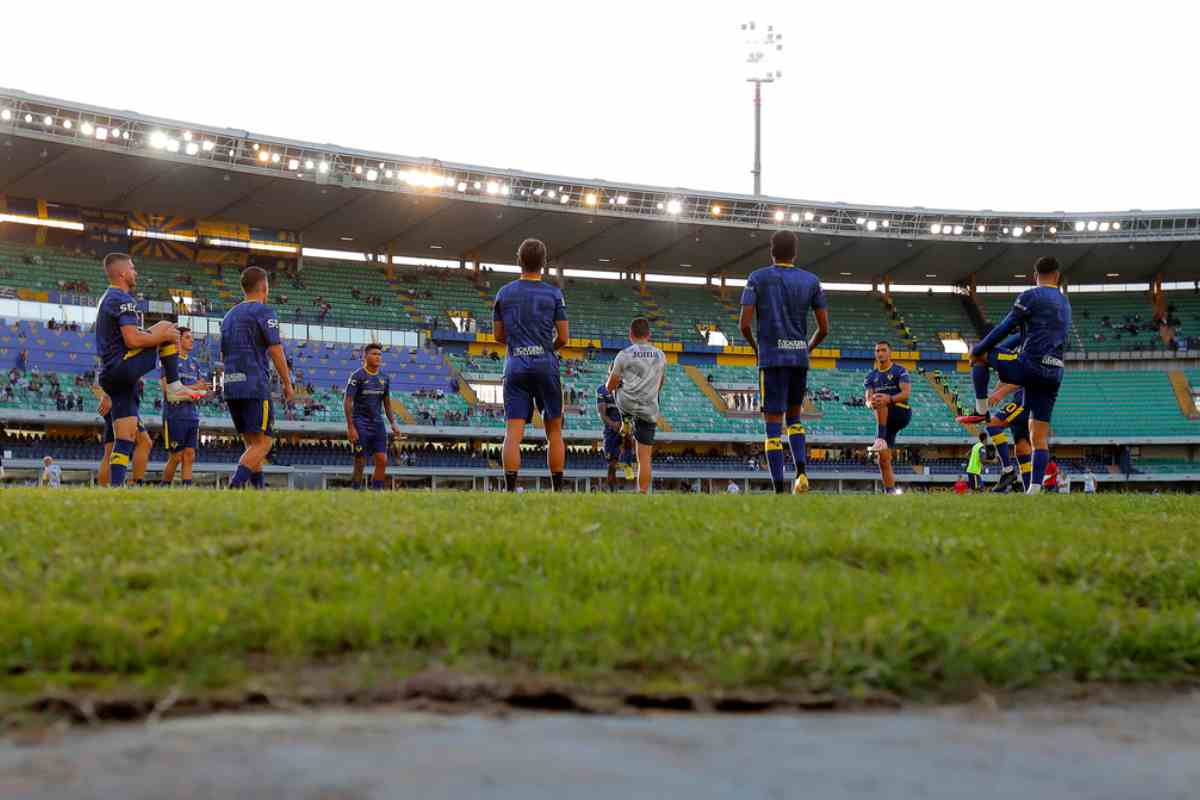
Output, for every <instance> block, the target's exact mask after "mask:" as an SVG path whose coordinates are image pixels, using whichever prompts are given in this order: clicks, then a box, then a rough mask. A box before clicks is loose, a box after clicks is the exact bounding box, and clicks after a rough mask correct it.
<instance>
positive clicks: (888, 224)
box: [883, 219, 892, 228]
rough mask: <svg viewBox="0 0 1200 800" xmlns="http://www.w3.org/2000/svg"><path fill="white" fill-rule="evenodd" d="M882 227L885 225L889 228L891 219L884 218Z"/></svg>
mask: <svg viewBox="0 0 1200 800" xmlns="http://www.w3.org/2000/svg"><path fill="white" fill-rule="evenodd" d="M883 227H885V228H890V227H892V221H891V220H888V219H885V220H884V221H883Z"/></svg>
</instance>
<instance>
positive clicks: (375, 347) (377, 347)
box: [363, 342, 383, 356]
mask: <svg viewBox="0 0 1200 800" xmlns="http://www.w3.org/2000/svg"><path fill="white" fill-rule="evenodd" d="M372 350H378V351H379V352H381V353H382V352H383V345H381V344H379V343H378V342H371V343H370V344H369V345H367V346H366V347H364V348H363V355H364V356H365V355H366V354H367V353H369V352H371V351H372Z"/></svg>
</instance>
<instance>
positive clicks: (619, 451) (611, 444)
mask: <svg viewBox="0 0 1200 800" xmlns="http://www.w3.org/2000/svg"><path fill="white" fill-rule="evenodd" d="M604 455H605V456H607V457H608V460H609V461H616V462H618V463H620V464H632V463H633V452H632V451H631V450H629V449H627V448H626V447H625V437H624V436H622V435H621V433H620V431H614V430H613V429H612V428H610V427H608V426H607V425H606V426H605V427H604Z"/></svg>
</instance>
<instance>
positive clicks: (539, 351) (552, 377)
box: [492, 239, 568, 492]
mask: <svg viewBox="0 0 1200 800" xmlns="http://www.w3.org/2000/svg"><path fill="white" fill-rule="evenodd" d="M517 263H518V264H520V266H521V277H520V278H519V279H518V280H515V281H513V282H512V283H509V284H506V285H505V286H503V287H501V288H500V291H498V292H496V303H495V306H494V308H493V309H492V330H493V334H494V336H495V338H496V341H497V342H499V343H500V344H502V345H505V346H506V347H507V348H508V355H507V357H506V358H505V359H504V415H505V419H506V420H507V424H506V426H505V431H504V457H503V460H504V485H505V488H506V489H508V491H510V492H515V491H516V490H517V472H518V471H519V470H520V469H521V439H522V438H524V436H525V426H526V425H527V424H529V423H530V422H531V421H532V420H533V409H534V407H535V406H536V407H537V409H538V410H539V411H541V412H542V423H543V424H544V425H545V426H546V442H547V445H548V447H547V453H546V456H547V461H548V462H549V465H550V481H551V483H552V485H553V486H554V491H556V492H561V491H562V487H563V467H564V466H565V465H566V461H567V451H566V447H565V446H564V444H563V437H562V423H563V416H562V381H561V379H560V378H559V374H558V351H559V350H560V349H562V347H563V346H565V345H566V343H567V332H568V327H567V307H566V303H565V302H564V301H563V294H562V291H561V290H560V289H558V288H557V287H555V286H551V285H550V284H548V283H543V282H542V270H543V269H544V268H545V266H546V245H545V244H543V243H542V242H541V241H539V240H538V239H526V240H525V241H523V242H521V246H520V247H519V248H517Z"/></svg>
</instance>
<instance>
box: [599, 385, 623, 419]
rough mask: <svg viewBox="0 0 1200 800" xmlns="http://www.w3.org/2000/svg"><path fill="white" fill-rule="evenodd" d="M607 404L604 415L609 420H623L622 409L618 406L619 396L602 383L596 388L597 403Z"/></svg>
mask: <svg viewBox="0 0 1200 800" xmlns="http://www.w3.org/2000/svg"><path fill="white" fill-rule="evenodd" d="M601 403H604V404H605V408H604V416H605V418H606V419H607V420H608V421H609V422H620V421H621V409H619V408H617V398H615V397H613V393H612V392H610V391H609V390H608V386H607V385H606V384H603V383H602V384H600V386H599V388H597V389H596V405H600V404H601Z"/></svg>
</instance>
